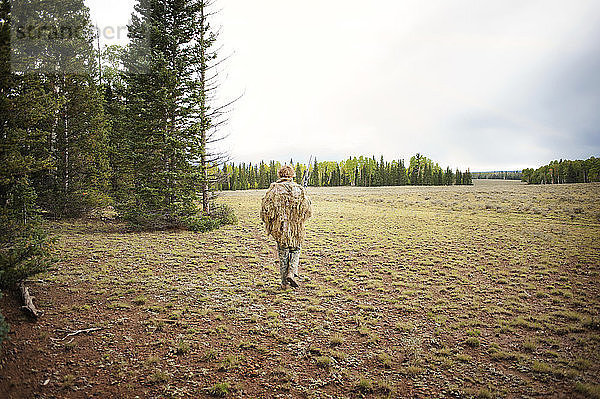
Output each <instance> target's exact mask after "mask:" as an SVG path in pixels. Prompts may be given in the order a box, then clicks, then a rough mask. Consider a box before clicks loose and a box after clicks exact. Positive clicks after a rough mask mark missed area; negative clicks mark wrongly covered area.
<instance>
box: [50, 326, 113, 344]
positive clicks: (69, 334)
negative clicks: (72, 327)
mask: <svg viewBox="0 0 600 399" xmlns="http://www.w3.org/2000/svg"><path fill="white" fill-rule="evenodd" d="M98 330H102V327H92V328H86V329H83V330H77V331H72V332H70V333H68V334H67V335H65V336H64V338H60V339H59V338H50V339H51V340H52V341H64V340H65V339H67V338H69V337H72V336H74V335H78V334H84V333H91V332H94V331H98Z"/></svg>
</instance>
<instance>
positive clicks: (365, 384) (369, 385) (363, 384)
mask: <svg viewBox="0 0 600 399" xmlns="http://www.w3.org/2000/svg"><path fill="white" fill-rule="evenodd" d="M355 388H356V390H357V391H359V392H362V393H371V392H373V381H371V380H368V379H366V378H360V379H359V380H358V382H357V383H356V386H355Z"/></svg>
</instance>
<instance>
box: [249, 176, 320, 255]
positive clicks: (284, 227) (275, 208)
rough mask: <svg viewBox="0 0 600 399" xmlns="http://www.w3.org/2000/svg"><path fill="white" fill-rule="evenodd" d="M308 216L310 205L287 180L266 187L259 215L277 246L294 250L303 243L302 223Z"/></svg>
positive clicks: (296, 186) (289, 179) (293, 183)
mask: <svg viewBox="0 0 600 399" xmlns="http://www.w3.org/2000/svg"><path fill="white" fill-rule="evenodd" d="M311 214H312V211H311V202H310V199H309V198H308V197H307V196H306V192H305V190H304V188H303V187H302V186H300V185H299V184H296V183H295V182H294V181H293V179H291V178H282V179H279V180H278V181H277V182H275V183H273V184H271V187H269V190H268V191H267V193H266V195H265V197H264V198H263V201H262V209H261V214H260V216H261V219H262V220H263V222H265V225H266V229H267V233H268V234H271V235H272V236H273V238H274V239H275V241H277V243H278V244H280V245H284V246H288V247H295V248H297V247H300V245H301V244H302V241H303V240H304V222H305V221H306V219H308V218H309V217H310V216H311Z"/></svg>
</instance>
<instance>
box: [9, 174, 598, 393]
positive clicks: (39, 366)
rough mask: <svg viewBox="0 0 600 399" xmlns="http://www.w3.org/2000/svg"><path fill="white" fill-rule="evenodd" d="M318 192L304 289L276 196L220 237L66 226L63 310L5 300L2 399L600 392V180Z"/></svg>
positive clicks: (56, 289) (57, 286) (60, 287)
mask: <svg viewBox="0 0 600 399" xmlns="http://www.w3.org/2000/svg"><path fill="white" fill-rule="evenodd" d="M309 193H310V195H311V197H312V199H313V208H314V212H313V218H312V219H310V221H309V222H308V224H307V242H306V245H305V247H304V249H303V254H302V257H301V265H300V270H301V273H303V274H304V275H305V276H306V277H307V278H308V280H307V281H304V282H303V283H302V285H301V287H300V288H299V289H298V290H288V291H280V290H279V282H278V265H277V263H276V250H275V244H274V243H273V242H272V240H270V239H269V238H268V237H267V236H266V235H265V233H264V230H263V228H262V225H261V223H260V219H259V208H260V199H261V198H262V196H263V194H264V191H248V192H232V193H227V194H224V195H223V196H222V197H221V201H223V202H226V203H228V204H230V205H231V206H233V207H234V208H235V210H236V212H237V214H238V216H239V224H238V225H235V226H228V227H226V228H223V229H221V230H219V231H216V232H211V233H205V234H198V233H191V232H184V231H182V232H158V233H141V234H137V233H136V234H134V233H127V232H125V231H124V230H123V228H122V227H121V226H119V225H117V224H114V223H107V222H102V221H98V220H85V221H74V222H61V223H56V224H52V225H51V226H50V228H51V230H52V232H53V234H54V235H56V237H57V242H56V249H55V252H56V254H57V255H58V256H60V258H61V260H60V262H59V263H58V264H57V266H56V268H55V270H53V271H52V272H50V273H48V274H46V275H44V276H41V277H40V278H41V280H39V281H35V282H31V283H30V284H29V285H30V287H31V291H32V293H33V295H35V296H36V299H35V301H36V304H37V306H38V307H40V308H41V309H43V310H45V315H44V316H43V317H42V318H41V319H40V320H39V321H38V322H36V323H32V322H30V321H28V320H27V319H26V318H25V316H23V315H22V314H21V312H20V311H19V309H18V303H17V302H16V301H15V300H14V299H13V298H11V297H9V296H5V297H4V298H2V300H1V301H0V305H1V307H2V312H3V313H4V314H5V315H6V316H7V320H8V321H9V322H10V323H11V327H12V332H11V334H10V335H9V340H8V341H6V342H5V345H4V347H3V348H2V349H1V351H2V354H1V358H0V359H1V366H0V367H1V368H0V397H15V398H16V397H44V398H45V397H48V398H49V397H82V398H83V397H86V398H88V397H102V398H104V397H131V398H134V397H136V396H138V397H140V398H145V397H157V398H158V397H161V398H162V397H213V396H227V397H239V398H242V397H243V398H288V397H290V398H303V397H306V398H344V397H348V398H354V397H356V398H359V397H482V398H491V397H506V398H522V397H540V396H543V397H576V398H577V397H594V398H598V397H600V386H599V385H598V384H600V377H599V376H600V285H599V282H600V277H599V274H598V273H599V265H600V241H599V237H600V201H599V199H600V185H599V184H585V185H584V184H577V185H560V186H527V185H522V184H520V183H518V182H489V181H476V183H475V185H474V186H472V187H394V188H350V187H344V188H320V189H315V188H309ZM92 327H99V328H101V330H97V331H93V332H90V333H81V334H77V335H69V333H70V332H73V331H76V330H80V329H87V328H92Z"/></svg>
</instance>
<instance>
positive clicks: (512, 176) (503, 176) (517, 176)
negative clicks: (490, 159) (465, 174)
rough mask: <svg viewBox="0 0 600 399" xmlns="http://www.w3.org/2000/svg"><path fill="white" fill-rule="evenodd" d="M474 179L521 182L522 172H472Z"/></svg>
mask: <svg viewBox="0 0 600 399" xmlns="http://www.w3.org/2000/svg"><path fill="white" fill-rule="evenodd" d="M471 174H472V176H473V179H498V180H521V179H522V178H523V172H521V171H516V170H515V171H494V172H472V173H471Z"/></svg>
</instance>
